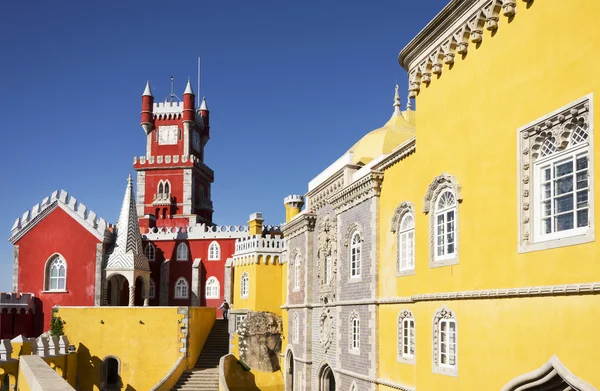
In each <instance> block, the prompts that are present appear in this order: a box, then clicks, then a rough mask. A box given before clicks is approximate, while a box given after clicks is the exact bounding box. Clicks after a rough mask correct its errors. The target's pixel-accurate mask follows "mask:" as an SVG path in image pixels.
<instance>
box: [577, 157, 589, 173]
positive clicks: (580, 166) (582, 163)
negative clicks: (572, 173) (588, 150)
mask: <svg viewBox="0 0 600 391" xmlns="http://www.w3.org/2000/svg"><path fill="white" fill-rule="evenodd" d="M587 166H588V159H587V156H582V157H579V158H577V171H579V170H584V169H586V168H587Z"/></svg>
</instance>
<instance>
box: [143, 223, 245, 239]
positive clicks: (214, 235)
mask: <svg viewBox="0 0 600 391" xmlns="http://www.w3.org/2000/svg"><path fill="white" fill-rule="evenodd" d="M247 235H248V227H247V226H245V225H207V224H203V223H199V224H195V225H190V226H189V227H152V228H149V229H148V231H147V232H146V233H142V238H143V239H144V240H150V241H159V240H182V239H191V240H193V239H224V238H242V237H244V236H247Z"/></svg>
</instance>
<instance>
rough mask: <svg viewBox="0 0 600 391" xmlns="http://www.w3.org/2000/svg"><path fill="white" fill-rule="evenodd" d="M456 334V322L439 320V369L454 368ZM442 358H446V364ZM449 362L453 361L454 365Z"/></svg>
mask: <svg viewBox="0 0 600 391" xmlns="http://www.w3.org/2000/svg"><path fill="white" fill-rule="evenodd" d="M444 329H445V331H444ZM452 329H453V330H452ZM456 334H457V333H456V321H455V320H454V319H440V326H439V329H438V341H439V349H438V363H439V366H440V367H444V368H454V367H455V366H456V361H457V360H456V357H457V354H456V351H457V349H456V347H457V343H456V342H457V338H456ZM452 339H454V340H452ZM444 356H446V359H447V361H448V362H447V363H444V362H443V360H442V358H443V357H444ZM451 361H453V362H454V363H453V364H451V363H450V362H451Z"/></svg>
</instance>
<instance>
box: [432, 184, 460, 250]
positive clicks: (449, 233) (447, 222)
mask: <svg viewBox="0 0 600 391" xmlns="http://www.w3.org/2000/svg"><path fill="white" fill-rule="evenodd" d="M434 221H435V260H442V259H446V258H449V257H452V256H454V255H456V197H455V196H454V193H453V192H452V191H451V190H450V189H445V190H442V192H441V193H440V194H439V196H438V198H437V200H436V203H435V220H434Z"/></svg>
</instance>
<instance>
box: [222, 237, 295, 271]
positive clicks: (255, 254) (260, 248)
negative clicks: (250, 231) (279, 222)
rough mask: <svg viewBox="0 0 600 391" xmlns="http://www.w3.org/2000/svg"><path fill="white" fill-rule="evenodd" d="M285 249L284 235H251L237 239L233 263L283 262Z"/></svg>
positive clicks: (273, 263) (271, 263)
mask: <svg viewBox="0 0 600 391" xmlns="http://www.w3.org/2000/svg"><path fill="white" fill-rule="evenodd" d="M284 250H285V240H284V238H283V235H281V234H277V235H270V234H266V235H251V236H245V237H242V238H239V239H237V240H236V241H235V253H234V254H233V265H234V266H242V265H253V264H261V263H262V264H264V265H275V264H281V263H282V253H283V252H284Z"/></svg>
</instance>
